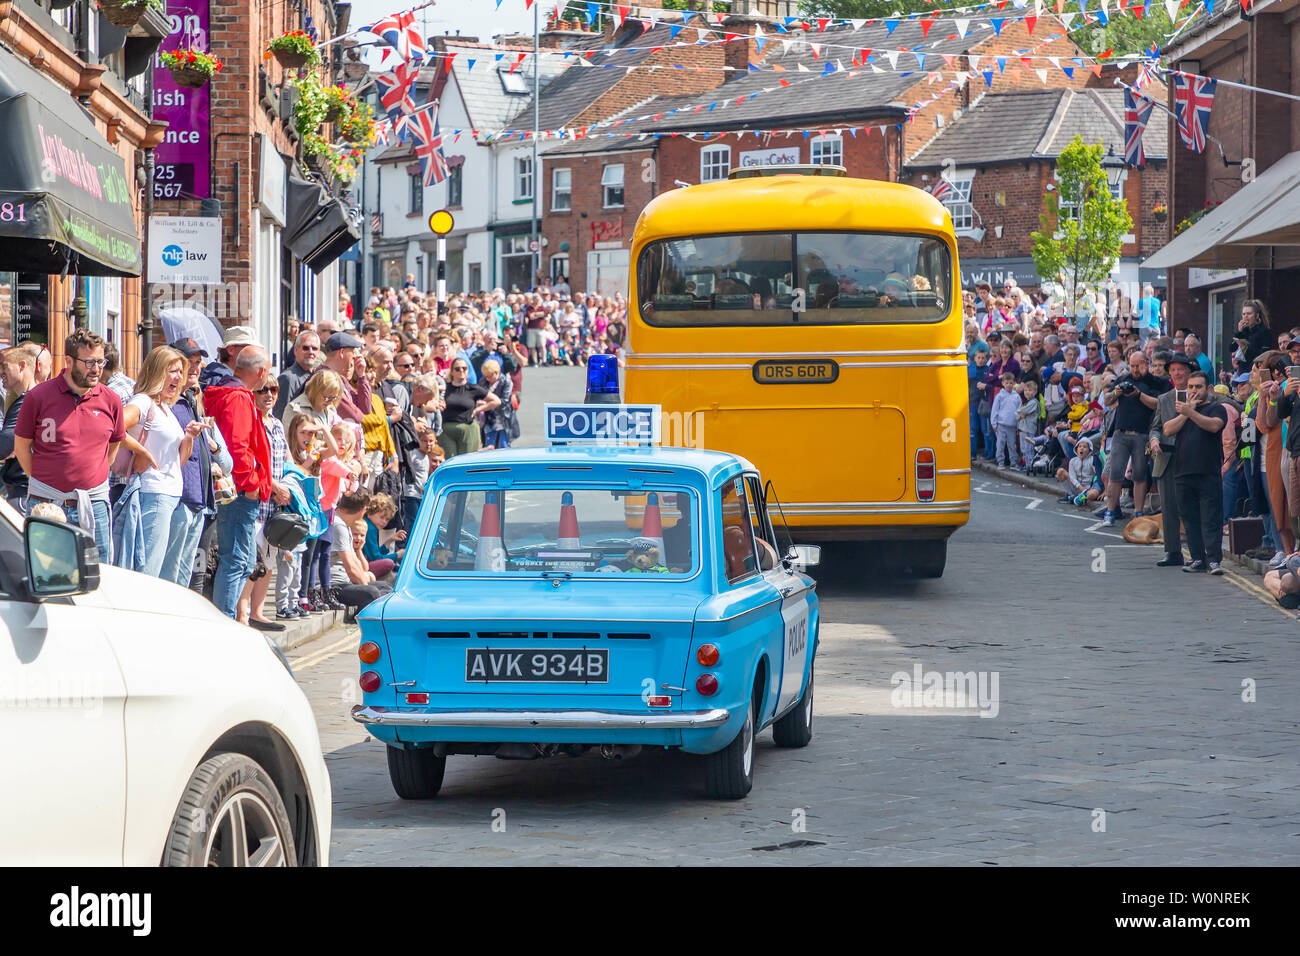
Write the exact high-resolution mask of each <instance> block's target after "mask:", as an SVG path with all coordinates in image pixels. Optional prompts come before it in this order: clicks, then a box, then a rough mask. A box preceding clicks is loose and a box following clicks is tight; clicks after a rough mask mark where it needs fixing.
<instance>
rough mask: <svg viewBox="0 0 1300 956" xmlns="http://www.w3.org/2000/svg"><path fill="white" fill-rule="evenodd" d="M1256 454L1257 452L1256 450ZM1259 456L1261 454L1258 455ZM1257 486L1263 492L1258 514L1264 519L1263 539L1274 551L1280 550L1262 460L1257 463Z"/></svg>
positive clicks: (1279, 539) (1280, 537) (1280, 538)
mask: <svg viewBox="0 0 1300 956" xmlns="http://www.w3.org/2000/svg"><path fill="white" fill-rule="evenodd" d="M1256 454H1259V453H1258V452H1256ZM1260 457H1261V458H1262V457H1263V456H1260ZM1256 474H1257V475H1258V476H1259V487H1260V489H1261V490H1262V491H1263V493H1264V513H1263V514H1262V515H1261V516H1260V517H1262V518H1263V519H1264V540H1266V541H1267V542H1268V543H1269V544H1270V545H1271V546H1272V548H1273V550H1274V551H1281V550H1282V535H1281V533H1280V532H1279V531H1278V530H1277V519H1275V518H1274V517H1273V505H1272V502H1271V501H1270V499H1269V494H1268V471H1267V469H1265V468H1264V462H1263V461H1262V460H1261V461H1260V463H1259V471H1258V472H1256Z"/></svg>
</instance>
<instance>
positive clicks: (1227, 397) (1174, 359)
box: [963, 284, 1300, 606]
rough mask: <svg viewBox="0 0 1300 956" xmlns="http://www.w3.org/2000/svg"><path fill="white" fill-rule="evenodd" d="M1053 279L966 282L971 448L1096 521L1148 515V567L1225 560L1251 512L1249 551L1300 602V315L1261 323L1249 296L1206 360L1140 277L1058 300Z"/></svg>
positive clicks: (1193, 566)
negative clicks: (1032, 288)
mask: <svg viewBox="0 0 1300 956" xmlns="http://www.w3.org/2000/svg"><path fill="white" fill-rule="evenodd" d="M1058 293H1059V288H1058V289H1056V290H1053V289H1051V288H1045V289H1043V290H1041V291H1039V292H1037V293H1035V294H1033V295H1028V294H1026V293H1024V292H1023V290H1020V289H1019V288H1016V287H1015V286H1014V284H1010V285H1008V287H1006V288H1004V290H1003V294H1001V295H994V294H993V292H992V290H991V288H989V287H988V286H987V285H980V286H977V287H976V289H975V290H973V291H972V292H966V293H964V294H963V298H964V301H965V304H966V315H967V321H966V349H967V359H968V365H967V378H968V383H969V391H970V425H971V457H972V459H973V460H974V459H978V458H983V459H985V460H987V461H990V462H994V463H996V464H998V465H1000V466H1003V467H1007V468H1014V469H1018V470H1020V471H1022V472H1027V473H1029V472H1033V473H1040V474H1043V475H1055V476H1056V477H1057V479H1058V480H1060V481H1061V483H1062V484H1063V485H1064V489H1063V490H1064V494H1063V495H1062V496H1061V501H1062V502H1069V503H1073V504H1074V505H1076V506H1078V507H1081V508H1087V509H1089V510H1092V511H1093V512H1094V513H1095V514H1097V515H1098V516H1100V518H1101V521H1102V524H1103V525H1105V526H1108V527H1109V526H1114V525H1115V523H1116V522H1117V521H1119V520H1121V519H1125V518H1130V517H1143V516H1155V515H1159V516H1160V518H1159V525H1160V537H1161V539H1162V541H1163V545H1164V550H1165V555H1164V557H1163V558H1162V559H1161V560H1160V561H1158V562H1157V564H1158V565H1159V566H1161V567H1182V568H1183V570H1185V571H1192V572H1196V571H1204V572H1208V573H1211V574H1222V573H1223V571H1222V568H1221V567H1220V563H1221V561H1222V553H1223V536H1224V535H1226V534H1227V533H1228V531H1229V528H1228V522H1229V521H1230V519H1232V518H1234V517H1250V516H1257V517H1259V518H1260V519H1261V521H1262V524H1263V541H1262V543H1261V545H1260V546H1259V547H1257V548H1253V549H1250V550H1249V551H1248V552H1247V553H1248V555H1249V556H1250V557H1253V558H1257V559H1261V560H1267V561H1268V562H1269V566H1270V568H1271V569H1272V570H1271V573H1270V575H1269V576H1268V577H1267V578H1266V585H1267V586H1268V587H1269V588H1270V590H1272V591H1273V592H1274V594H1275V596H1278V597H1279V598H1281V597H1283V596H1285V597H1286V598H1287V601H1290V600H1292V597H1291V596H1294V600H1295V602H1296V604H1300V558H1297V559H1293V560H1292V561H1291V563H1292V564H1294V565H1295V567H1293V568H1291V567H1290V565H1289V564H1288V555H1293V554H1295V552H1296V535H1297V533H1298V532H1300V502H1298V501H1297V500H1296V497H1295V495H1296V494H1300V485H1296V483H1295V482H1296V476H1297V475H1300V401H1297V399H1296V396H1297V395H1298V394H1300V327H1298V328H1294V329H1291V330H1290V331H1286V332H1281V333H1274V332H1273V331H1271V329H1270V327H1269V317H1268V313H1267V309H1266V307H1265V306H1264V304H1263V303H1262V302H1260V301H1259V300H1255V299H1251V300H1248V301H1247V302H1246V303H1245V304H1244V305H1243V306H1242V310H1241V318H1240V321H1239V322H1238V323H1237V327H1236V330H1235V331H1234V332H1233V333H1232V343H1233V344H1232V352H1231V356H1230V357H1229V359H1228V360H1227V361H1225V362H1224V363H1222V365H1216V363H1215V361H1214V358H1213V357H1212V356H1210V355H1208V354H1207V353H1206V351H1205V347H1204V344H1203V343H1202V342H1201V341H1200V339H1199V338H1198V337H1197V336H1196V335H1194V334H1193V333H1192V332H1191V330H1189V329H1176V330H1172V331H1171V330H1169V329H1168V327H1167V326H1168V320H1167V314H1166V308H1165V306H1164V303H1163V302H1162V301H1161V300H1160V299H1159V298H1158V297H1156V296H1155V294H1154V290H1153V289H1152V288H1151V287H1150V286H1147V287H1145V288H1144V289H1143V290H1142V296H1141V297H1140V298H1139V299H1138V300H1137V302H1136V303H1132V304H1131V306H1130V304H1129V300H1127V299H1125V298H1124V297H1123V296H1122V295H1117V294H1114V290H1112V291H1111V294H1108V295H1105V296H1102V295H1090V294H1088V293H1087V292H1086V291H1085V292H1084V293H1082V294H1081V295H1080V296H1079V297H1078V298H1077V300H1076V301H1075V303H1073V308H1066V307H1065V305H1066V304H1065V303H1063V302H1062V301H1061V299H1060V297H1059V294H1058ZM1292 367H1294V368H1295V370H1296V371H1295V374H1294V375H1293V374H1291V373H1289V371H1288V370H1289V369H1291V368H1292ZM1293 418H1294V419H1295V420H1294V422H1293V421H1292V419H1293ZM1293 455H1295V456H1296V457H1293ZM1293 489H1294V492H1293ZM1125 506H1130V507H1131V508H1132V511H1131V512H1127V513H1126V512H1125V510H1124V508H1125ZM1184 536H1185V537H1186V539H1187V545H1188V550H1189V552H1190V554H1191V561H1190V563H1189V562H1185V560H1184V557H1183V552H1182V540H1183V537H1184ZM1288 569H1289V570H1288ZM1289 606H1294V605H1289Z"/></svg>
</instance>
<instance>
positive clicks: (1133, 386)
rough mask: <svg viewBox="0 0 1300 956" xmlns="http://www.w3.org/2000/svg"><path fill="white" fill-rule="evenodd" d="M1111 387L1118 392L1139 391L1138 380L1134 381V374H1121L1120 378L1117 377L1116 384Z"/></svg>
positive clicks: (1131, 392)
mask: <svg viewBox="0 0 1300 956" xmlns="http://www.w3.org/2000/svg"><path fill="white" fill-rule="evenodd" d="M1111 387H1112V388H1114V389H1115V391H1117V392H1122V393H1123V394H1125V395H1132V394H1133V393H1134V392H1136V391H1137V382H1135V381H1133V376H1132V375H1121V376H1120V377H1119V378H1117V379H1115V384H1114V385H1113V386H1111Z"/></svg>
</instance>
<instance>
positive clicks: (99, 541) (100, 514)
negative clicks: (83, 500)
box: [27, 498, 113, 564]
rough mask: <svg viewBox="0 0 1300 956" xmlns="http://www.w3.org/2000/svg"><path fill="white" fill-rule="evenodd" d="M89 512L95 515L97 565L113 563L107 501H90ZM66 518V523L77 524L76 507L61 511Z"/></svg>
mask: <svg viewBox="0 0 1300 956" xmlns="http://www.w3.org/2000/svg"><path fill="white" fill-rule="evenodd" d="M34 503H35V502H33V501H32V500H31V499H30V498H29V499H27V506H28V508H29V509H30V508H31V506H32V505H33V504H34ZM90 510H91V511H92V512H93V513H94V515H95V546H96V547H97V548H99V563H100V564H112V563H113V517H112V512H111V511H110V510H109V507H108V502H107V501H92V502H91V503H90ZM63 511H64V513H65V514H67V516H68V521H69V522H71V523H72V524H77V521H78V519H77V506H76V505H68V506H67V507H65V508H64V509H63Z"/></svg>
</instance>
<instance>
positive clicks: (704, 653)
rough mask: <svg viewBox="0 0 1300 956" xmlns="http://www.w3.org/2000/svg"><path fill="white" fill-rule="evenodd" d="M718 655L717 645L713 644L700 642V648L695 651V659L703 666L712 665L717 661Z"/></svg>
mask: <svg viewBox="0 0 1300 956" xmlns="http://www.w3.org/2000/svg"><path fill="white" fill-rule="evenodd" d="M720 656H721V655H720V654H719V653H718V648H717V645H715V644H701V645H700V649H699V650H698V651H696V652H695V659H696V660H697V661H699V662H700V663H701V664H703V665H704V666H705V667H712V666H713V665H714V664H716V663H718V658H719V657H720Z"/></svg>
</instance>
